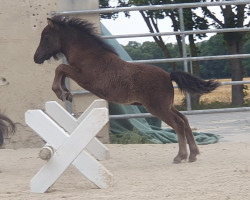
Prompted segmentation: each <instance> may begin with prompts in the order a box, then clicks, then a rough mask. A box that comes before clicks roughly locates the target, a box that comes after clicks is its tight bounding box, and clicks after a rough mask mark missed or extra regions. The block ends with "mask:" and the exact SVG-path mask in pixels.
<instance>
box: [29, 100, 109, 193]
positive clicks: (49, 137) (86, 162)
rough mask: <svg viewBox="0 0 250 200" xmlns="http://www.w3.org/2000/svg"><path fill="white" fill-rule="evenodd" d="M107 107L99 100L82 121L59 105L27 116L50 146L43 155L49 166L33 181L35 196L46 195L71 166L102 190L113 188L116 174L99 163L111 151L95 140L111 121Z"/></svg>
mask: <svg viewBox="0 0 250 200" xmlns="http://www.w3.org/2000/svg"><path fill="white" fill-rule="evenodd" d="M105 105H106V102H105V101H104V100H95V101H94V102H93V103H92V104H91V105H90V106H89V107H88V108H87V110H86V111H85V112H84V113H83V114H82V115H81V116H80V117H79V118H78V119H75V118H74V117H73V116H71V115H70V114H69V113H68V112H67V111H66V110H65V109H64V108H63V107H62V106H61V105H60V104H58V103H57V102H55V101H49V102H46V104H45V112H46V113H45V112H43V111H42V110H28V111H27V112H26V113H25V121H26V124H27V125H29V126H30V127H31V128H32V129H33V130H34V131H35V132H36V133H37V134H38V135H39V136H40V137H42V138H43V139H44V140H45V141H46V142H47V144H46V145H45V146H44V147H43V148H42V149H41V151H40V154H39V156H40V157H41V158H42V159H43V160H47V163H46V164H44V166H43V167H42V168H41V169H40V170H39V171H38V172H37V174H36V175H35V176H34V177H33V178H32V180H31V182H30V188H31V192H34V193H44V192H46V191H47V190H48V188H50V187H51V186H52V185H53V184H54V183H55V182H56V180H57V179H58V178H59V177H60V176H61V175H62V174H63V172H64V171H65V170H66V169H67V167H68V166H69V165H70V164H72V165H74V166H75V167H76V168H77V169H78V170H79V171H80V172H81V173H82V174H83V175H84V176H85V177H86V178H87V179H88V180H90V181H91V182H93V183H94V184H95V185H96V186H98V187H99V188H107V187H108V186H109V185H110V184H111V182H112V174H111V173H110V172H109V171H108V170H107V169H106V168H105V167H104V166H103V165H101V164H100V162H98V160H105V159H107V158H109V150H108V148H107V147H105V146H104V145H103V144H102V143H101V142H100V141H99V140H98V139H97V138H96V137H95V136H96V135H97V134H98V132H100V131H101V129H102V128H103V127H104V126H105V125H106V123H108V120H109V114H108V110H107V108H105Z"/></svg>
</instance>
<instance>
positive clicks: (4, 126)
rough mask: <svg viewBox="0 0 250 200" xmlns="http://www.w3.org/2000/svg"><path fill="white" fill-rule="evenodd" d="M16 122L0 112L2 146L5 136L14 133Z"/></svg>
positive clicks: (0, 141) (0, 139) (0, 140)
mask: <svg viewBox="0 0 250 200" xmlns="http://www.w3.org/2000/svg"><path fill="white" fill-rule="evenodd" d="M15 130H16V126H15V124H14V123H13V122H12V121H11V120H10V119H9V118H8V117H6V116H5V115H3V114H1V113H0V146H1V145H2V144H3V141H4V136H7V135H9V134H11V133H14V132H15Z"/></svg>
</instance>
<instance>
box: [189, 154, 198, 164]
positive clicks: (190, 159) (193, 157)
mask: <svg viewBox="0 0 250 200" xmlns="http://www.w3.org/2000/svg"><path fill="white" fill-rule="evenodd" d="M196 156H197V154H194V155H192V154H190V156H189V158H188V162H195V161H196V160H197V158H196Z"/></svg>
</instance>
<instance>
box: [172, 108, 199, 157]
mask: <svg viewBox="0 0 250 200" xmlns="http://www.w3.org/2000/svg"><path fill="white" fill-rule="evenodd" d="M172 110H173V111H174V112H175V113H176V114H177V115H178V116H179V117H181V118H182V119H183V121H184V123H185V135H186V138H187V142H188V145H189V149H190V155H189V162H194V161H196V160H197V159H196V156H197V155H198V154H199V153H200V152H199V148H198V146H197V144H196V142H195V140H194V135H193V133H192V130H191V128H190V126H189V123H188V119H187V118H186V117H185V116H184V115H183V114H181V113H180V112H179V111H178V110H176V109H175V108H173V109H172Z"/></svg>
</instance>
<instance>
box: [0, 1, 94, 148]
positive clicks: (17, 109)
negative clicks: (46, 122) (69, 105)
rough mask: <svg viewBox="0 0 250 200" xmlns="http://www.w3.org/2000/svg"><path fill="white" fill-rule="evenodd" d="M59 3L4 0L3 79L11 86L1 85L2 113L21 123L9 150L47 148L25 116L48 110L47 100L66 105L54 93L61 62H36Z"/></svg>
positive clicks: (0, 35)
mask: <svg viewBox="0 0 250 200" xmlns="http://www.w3.org/2000/svg"><path fill="white" fill-rule="evenodd" d="M58 2H59V1H56V0H42V1H40V0H11V1H10V0H1V6H0V79H1V80H2V78H5V79H6V80H7V81H8V82H9V84H0V94H1V98H0V110H1V111H2V112H3V113H4V114H6V115H7V116H9V117H10V118H11V119H12V120H13V121H14V122H17V123H18V125H17V132H16V133H15V135H14V136H13V137H11V138H10V139H6V140H5V146H4V147H5V148H20V147H38V146H41V145H43V141H42V140H41V139H40V138H39V137H38V136H37V135H36V134H35V133H34V132H33V131H32V130H31V129H30V128H29V127H27V126H26V124H25V121H24V113H25V112H26V111H27V110H28V109H44V103H45V102H46V101H51V100H52V101H53V100H56V101H58V102H59V103H61V104H62V105H64V103H63V102H61V101H60V100H58V99H57V97H56V96H55V94H54V93H53V92H52V90H51V85H52V82H53V78H54V71H55V68H56V67H57V66H58V65H59V62H58V61H57V62H56V61H54V60H51V61H48V62H46V63H44V64H43V65H37V64H35V63H34V61H33V55H34V52H35V50H36V48H37V46H38V44H39V40H40V34H41V31H42V30H43V28H44V27H45V26H46V24H47V20H46V18H47V17H50V11H53V10H57V9H58V5H57V4H58ZM88 103H90V102H88ZM85 106H87V105H85ZM81 111H82V110H79V111H78V112H81ZM52 134H53V133H52Z"/></svg>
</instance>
